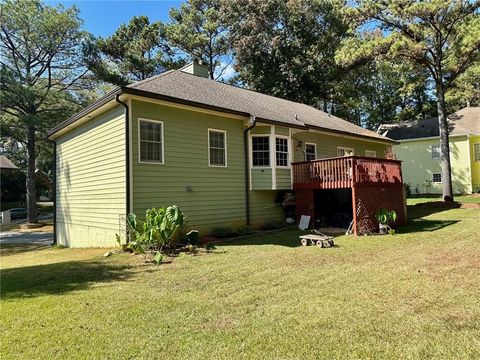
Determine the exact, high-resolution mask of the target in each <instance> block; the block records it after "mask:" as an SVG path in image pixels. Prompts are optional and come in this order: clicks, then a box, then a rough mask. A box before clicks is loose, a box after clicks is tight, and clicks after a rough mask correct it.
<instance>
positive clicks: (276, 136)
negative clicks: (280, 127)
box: [273, 135, 291, 169]
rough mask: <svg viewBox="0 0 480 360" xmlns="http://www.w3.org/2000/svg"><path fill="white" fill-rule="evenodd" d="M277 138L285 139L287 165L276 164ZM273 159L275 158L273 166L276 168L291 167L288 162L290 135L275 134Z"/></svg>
mask: <svg viewBox="0 0 480 360" xmlns="http://www.w3.org/2000/svg"><path fill="white" fill-rule="evenodd" d="M277 139H285V140H287V166H285V165H277ZM273 145H274V149H273V150H274V156H273V157H274V160H275V167H276V168H278V169H290V168H291V162H290V151H291V150H290V147H291V146H290V137H289V136H286V135H275V138H274V141H273Z"/></svg>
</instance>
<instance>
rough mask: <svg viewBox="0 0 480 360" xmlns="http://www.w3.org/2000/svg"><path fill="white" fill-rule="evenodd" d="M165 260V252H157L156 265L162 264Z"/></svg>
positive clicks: (154, 260) (154, 259)
mask: <svg viewBox="0 0 480 360" xmlns="http://www.w3.org/2000/svg"><path fill="white" fill-rule="evenodd" d="M162 261H163V254H162V253H161V252H160V251H157V252H156V253H155V257H154V258H153V262H154V263H155V265H160V264H161V263H162Z"/></svg>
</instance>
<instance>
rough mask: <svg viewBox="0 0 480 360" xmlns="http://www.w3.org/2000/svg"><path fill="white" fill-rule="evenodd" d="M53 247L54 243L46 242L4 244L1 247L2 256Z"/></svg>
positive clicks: (0, 253) (0, 254)
mask: <svg viewBox="0 0 480 360" xmlns="http://www.w3.org/2000/svg"><path fill="white" fill-rule="evenodd" d="M48 249H52V245H46V244H38V243H32V244H2V246H1V247H0V256H9V255H16V254H22V253H26V252H30V251H41V250H48Z"/></svg>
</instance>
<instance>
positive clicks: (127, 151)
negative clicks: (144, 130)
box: [115, 94, 131, 243]
mask: <svg viewBox="0 0 480 360" xmlns="http://www.w3.org/2000/svg"><path fill="white" fill-rule="evenodd" d="M120 95H121V94H116V95H115V101H116V102H117V103H119V104H121V105H123V107H124V108H125V187H126V191H125V192H126V199H125V205H126V206H125V210H126V214H125V216H126V217H125V220H126V219H127V217H128V214H130V212H131V204H130V191H131V190H130V115H129V113H130V111H129V108H128V104H127V103H126V102H123V101H122V100H120ZM128 240H129V239H128V238H127V243H128Z"/></svg>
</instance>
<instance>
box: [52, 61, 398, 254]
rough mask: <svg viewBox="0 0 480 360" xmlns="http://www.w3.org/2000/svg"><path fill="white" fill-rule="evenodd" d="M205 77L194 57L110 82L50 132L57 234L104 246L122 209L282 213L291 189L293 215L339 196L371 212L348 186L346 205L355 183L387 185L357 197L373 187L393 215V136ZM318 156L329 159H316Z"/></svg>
mask: <svg viewBox="0 0 480 360" xmlns="http://www.w3.org/2000/svg"><path fill="white" fill-rule="evenodd" d="M206 75H208V73H207V72H206V71H205V68H204V67H202V66H201V65H199V64H196V63H193V64H190V65H188V66H186V67H184V68H183V69H181V70H175V71H167V72H165V73H163V74H161V75H158V76H154V77H152V78H149V79H147V80H144V81H139V82H137V83H134V84H132V85H129V86H127V87H122V88H118V89H116V90H114V91H113V92H111V93H109V94H107V95H106V96H105V97H103V98H102V99H100V100H98V101H97V102H96V103H94V104H93V105H91V106H89V107H88V108H86V109H84V110H83V111H81V112H80V113H78V114H77V115H75V116H73V117H72V118H70V119H68V120H66V121H65V122H63V123H62V124H60V125H58V126H57V127H55V128H54V129H52V130H51V131H50V132H49V138H50V139H52V140H54V141H55V143H56V149H55V154H56V200H57V201H56V231H55V235H56V238H57V240H58V243H60V244H63V245H68V246H75V247H78V246H113V245H115V233H118V232H122V231H124V224H123V223H124V218H125V214H126V213H128V212H129V211H133V212H135V213H136V214H137V215H139V216H142V215H143V214H144V212H145V209H147V208H150V207H160V206H166V205H170V204H177V205H178V206H179V207H180V208H181V209H182V210H183V211H184V213H185V214H186V215H187V217H188V220H187V221H188V226H191V227H194V228H198V229H200V230H201V231H208V230H209V229H212V228H214V227H218V226H233V227H240V226H245V225H248V226H253V227H256V226H261V225H263V224H265V223H268V222H272V221H284V220H285V213H284V209H283V208H282V206H281V202H282V199H283V195H284V193H285V192H289V193H292V192H293V189H295V191H296V195H297V197H296V204H297V218H298V217H299V216H300V215H301V214H307V215H311V216H312V220H313V221H315V219H317V220H318V219H319V218H320V216H321V215H318V216H317V213H316V211H317V210H318V211H323V212H324V213H327V215H328V213H332V212H334V211H335V207H339V205H338V204H340V200H342V202H341V203H342V204H343V205H342V206H344V207H345V209H344V210H342V209H340V208H339V209H337V210H338V211H345V212H347V213H348V212H349V213H350V214H349V216H350V217H352V218H356V217H357V215H358V218H359V219H360V218H362V217H363V218H365V217H368V216H370V218H371V217H372V212H373V211H374V210H376V209H372V208H369V207H368V206H367V205H368V204H367V203H368V201H364V202H362V203H361V204H360V203H358V199H360V197H359V196H358V195H357V198H356V199H357V200H356V201H357V202H355V192H354V191H352V188H353V187H354V184H357V183H358V182H360V181H363V183H364V184H367V182H368V183H372V182H373V181H374V182H375V184H377V185H378V184H381V183H389V184H386V186H387V187H386V188H385V189H383V190H382V189H379V188H376V189H375V190H367V189H366V190H365V191H364V192H363V194H367V193H368V194H370V195H373V196H371V197H372V198H376V199H377V200H378V201H377V203H376V205H375V206H376V207H377V208H378V207H382V206H383V207H385V206H389V203H388V201H387V202H383V203H382V200H381V199H382V194H379V195H377V193H378V192H383V194H384V195H383V196H384V197H385V198H387V199H389V201H390V202H392V201H393V202H394V203H395V201H396V203H395V204H394V205H392V207H394V206H397V207H398V209H399V210H398V211H399V213H400V216H401V219H404V211H403V202H402V200H403V197H402V193H401V190H399V189H400V188H401V173H400V164H399V162H397V161H394V160H383V158H384V157H385V154H386V153H388V150H389V149H391V144H393V143H394V142H393V141H392V140H390V139H387V138H385V137H383V136H380V135H378V134H376V133H375V132H372V131H369V130H366V129H363V128H360V127H358V126H356V125H354V124H352V123H349V122H347V121H344V120H342V119H339V118H337V117H335V116H331V115H329V114H327V113H324V112H322V111H320V110H317V109H315V108H313V107H310V106H307V105H304V104H299V103H295V102H291V101H287V100H283V99H279V98H276V97H272V96H267V95H264V94H260V93H256V92H253V91H250V90H246V89H241V88H237V87H234V86H231V85H227V84H223V83H220V82H217V81H214V80H210V79H208V78H205V76H206ZM353 154H355V155H360V156H362V158H354V157H348V155H353ZM363 156H368V157H371V158H363ZM339 157H341V158H339ZM322 158H333V159H331V160H326V161H315V159H322ZM306 160H308V161H309V162H307V163H303V162H304V161H306ZM295 162H300V163H298V164H296V163H295ZM362 162H363V163H362ZM367 162H368V164H370V165H371V166H370V168H369V169H370V171H367V170H368V169H367V168H368V166H367V165H368V164H367ZM292 163H294V164H292ZM305 164H306V165H305ZM362 164H363V165H362ZM387 168H388V169H387ZM392 171H393V172H392ZM292 173H293V175H292ZM355 179H356V180H355ZM357 180H358V181H357ZM371 180H372V181H371ZM375 184H373V187H371V188H369V189H374V187H375ZM398 184H400V187H398V186H396V185H398ZM390 185H392V187H391V188H389V187H388V186H390ZM319 189H328V190H325V192H326V193H325V194H323V195H322V194H320V195H319V193H318V191H317V190H319ZM392 189H394V190H392ZM369 191H370V192H369ZM372 191H373V193H372ZM392 191H393V193H392ZM327 193H328V194H327ZM327 195H328V196H327ZM322 196H323V197H325V198H326V199H327V198H328V199H329V201H330V202H328V201H326V200H325V202H324V203H323V202H322V201H323V200H322ZM332 198H333V199H337V200H338V201H337V200H334V201H332V200H331V199H332ZM328 199H327V200H328ZM322 204H323V205H322ZM328 204H329V205H328ZM345 204H346V205H345ZM327 205H328V207H327ZM356 205H358V209H359V210H358V211H353V210H352V209H353V208H354V207H356ZM360 208H361V209H360ZM362 209H363V210H362ZM366 209H369V210H368V211H369V213H368V214H369V215H368V214H367V213H366V212H365V211H366ZM362 211H363V213H362ZM362 214H363V215H362ZM367 215H368V216H367ZM401 221H403V220H401ZM401 221H400V222H401ZM355 228H357V227H355Z"/></svg>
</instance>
